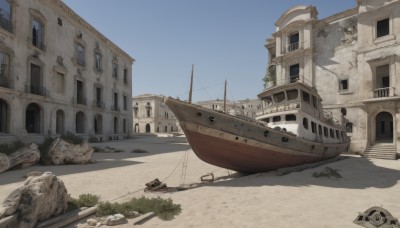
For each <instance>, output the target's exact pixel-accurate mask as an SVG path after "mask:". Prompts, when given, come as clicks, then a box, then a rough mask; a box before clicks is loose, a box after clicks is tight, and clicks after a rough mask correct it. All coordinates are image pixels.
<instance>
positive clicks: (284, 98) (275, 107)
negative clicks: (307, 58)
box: [256, 82, 348, 143]
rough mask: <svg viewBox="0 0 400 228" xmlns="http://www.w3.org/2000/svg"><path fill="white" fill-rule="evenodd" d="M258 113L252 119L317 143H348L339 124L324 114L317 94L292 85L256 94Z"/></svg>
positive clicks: (300, 86)
mask: <svg viewBox="0 0 400 228" xmlns="http://www.w3.org/2000/svg"><path fill="white" fill-rule="evenodd" d="M258 97H259V98H260V99H261V101H262V106H263V107H262V111H259V112H258V113H257V117H256V119H257V120H258V121H262V122H263V123H264V125H266V126H268V127H270V128H273V129H276V130H281V131H286V132H288V133H289V134H294V135H296V136H297V137H300V138H304V139H306V140H310V141H314V142H320V143H343V142H346V141H348V138H347V135H346V132H345V129H344V127H343V126H342V124H341V123H340V122H339V121H338V120H336V119H334V118H333V117H332V114H331V113H327V112H324V111H323V110H322V105H321V101H322V99H321V97H320V96H319V95H318V93H317V90H316V89H315V88H313V87H309V86H307V85H305V84H303V83H300V82H296V83H291V84H287V85H282V86H276V87H272V88H269V89H268V90H265V91H264V92H262V93H260V94H259V95H258Z"/></svg>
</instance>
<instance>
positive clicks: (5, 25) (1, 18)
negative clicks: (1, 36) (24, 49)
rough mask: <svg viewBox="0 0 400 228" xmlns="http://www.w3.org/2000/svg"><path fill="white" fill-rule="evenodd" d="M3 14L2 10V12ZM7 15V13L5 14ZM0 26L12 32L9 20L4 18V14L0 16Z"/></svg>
mask: <svg viewBox="0 0 400 228" xmlns="http://www.w3.org/2000/svg"><path fill="white" fill-rule="evenodd" d="M3 14H4V12H3ZM7 15H9V14H7ZM0 27H2V28H3V29H5V30H7V31H9V32H13V26H12V24H11V21H10V20H8V19H6V18H4V16H0Z"/></svg>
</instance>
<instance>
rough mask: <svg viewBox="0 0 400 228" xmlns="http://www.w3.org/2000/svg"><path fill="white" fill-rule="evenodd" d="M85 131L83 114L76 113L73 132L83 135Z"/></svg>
mask: <svg viewBox="0 0 400 228" xmlns="http://www.w3.org/2000/svg"><path fill="white" fill-rule="evenodd" d="M85 130H86V121H85V114H84V113H83V112H81V111H80V112H77V113H76V118H75V131H76V133H77V134H84V133H85Z"/></svg>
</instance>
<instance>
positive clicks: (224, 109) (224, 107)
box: [224, 80, 227, 112]
mask: <svg viewBox="0 0 400 228" xmlns="http://www.w3.org/2000/svg"><path fill="white" fill-rule="evenodd" d="M226 84H227V82H226V80H225V89H224V112H226Z"/></svg>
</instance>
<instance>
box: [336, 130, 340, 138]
mask: <svg viewBox="0 0 400 228" xmlns="http://www.w3.org/2000/svg"><path fill="white" fill-rule="evenodd" d="M335 133H336V138H337V139H340V134H339V130H335Z"/></svg>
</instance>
